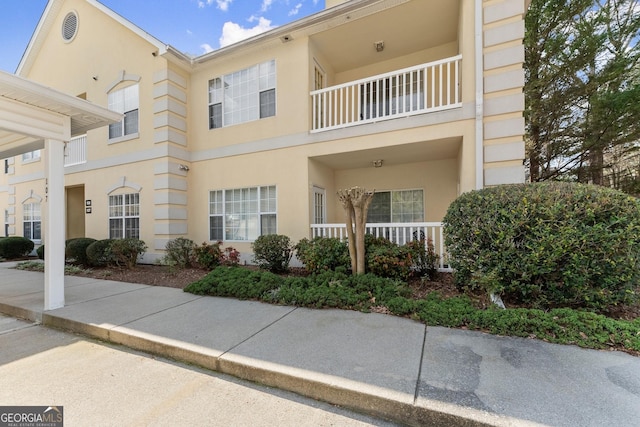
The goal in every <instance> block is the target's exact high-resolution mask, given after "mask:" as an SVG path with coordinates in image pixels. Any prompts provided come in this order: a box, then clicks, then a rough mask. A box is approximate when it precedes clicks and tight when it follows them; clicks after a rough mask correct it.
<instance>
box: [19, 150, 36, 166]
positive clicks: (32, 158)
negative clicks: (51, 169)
mask: <svg viewBox="0 0 640 427" xmlns="http://www.w3.org/2000/svg"><path fill="white" fill-rule="evenodd" d="M40 155H41V153H40V150H33V151H29V152H28V153H22V164H25V163H33V162H38V161H40Z"/></svg>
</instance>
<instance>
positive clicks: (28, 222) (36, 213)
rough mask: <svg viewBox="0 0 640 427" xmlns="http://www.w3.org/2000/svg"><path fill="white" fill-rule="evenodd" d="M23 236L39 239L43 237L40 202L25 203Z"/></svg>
mask: <svg viewBox="0 0 640 427" xmlns="http://www.w3.org/2000/svg"><path fill="white" fill-rule="evenodd" d="M22 208H23V217H22V227H23V232H24V234H23V236H24V237H26V238H27V239H31V240H34V241H38V240H41V239H42V230H41V221H42V217H41V213H40V203H25V204H24V205H23V206H22Z"/></svg>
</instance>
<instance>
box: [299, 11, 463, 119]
mask: <svg viewBox="0 0 640 427" xmlns="http://www.w3.org/2000/svg"><path fill="white" fill-rule="evenodd" d="M471 6H472V5H469V4H468V2H463V1H461V0H448V1H442V0H404V1H401V2H398V1H391V0H388V1H387V0H383V1H379V2H362V3H357V2H356V3H354V4H353V8H352V9H349V8H348V4H345V7H344V10H343V13H342V14H341V15H339V16H336V17H335V18H334V19H333V20H332V21H331V22H330V23H328V24H327V25H326V26H325V27H324V28H322V29H320V30H319V31H318V32H316V33H315V34H313V35H311V36H310V53H311V55H312V59H313V64H314V65H313V66H314V67H315V70H313V71H314V72H313V81H312V88H311V89H312V90H311V92H310V101H311V103H310V116H311V126H310V130H311V132H322V131H327V130H332V129H341V128H346V127H351V126H355V125H360V124H365V123H372V122H377V121H381V120H389V119H395V118H400V117H407V116H411V115H417V114H424V113H430V112H434V111H441V110H445V109H452V108H458V107H460V106H461V105H462V102H463V101H464V100H465V99H466V98H468V97H469V96H470V95H469V94H470V93H471V92H469V91H473V84H472V82H473V80H472V79H473V75H472V74H471V73H469V70H473V64H472V61H473V55H472V53H473V46H474V42H473V40H474V32H473V27H472V25H469V24H470V23H471V24H472V23H473V13H474V9H473V7H471ZM463 57H464V58H465V62H464V63H463V62H462V58H463ZM463 90H464V91H466V92H463Z"/></svg>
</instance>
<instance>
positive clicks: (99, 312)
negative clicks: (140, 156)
mask: <svg viewBox="0 0 640 427" xmlns="http://www.w3.org/2000/svg"><path fill="white" fill-rule="evenodd" d="M11 266H12V264H11V263H2V264H0V312H1V313H4V314H7V315H10V316H14V317H19V318H23V319H28V320H31V321H33V322H41V323H42V324H43V325H45V326H50V327H54V328H61V329H65V330H71V331H74V332H78V333H81V334H85V335H88V336H91V337H95V338H98V339H102V340H105V341H109V342H113V343H117V344H122V345H125V346H128V347H130V348H134V349H137V350H142V351H146V352H150V353H154V354H159V355H162V356H165V357H169V358H174V359H177V360H180V361H184V362H189V363H194V364H197V365H199V366H203V367H205V368H209V369H212V370H215V371H219V372H223V373H226V374H231V375H234V376H236V377H240V378H243V379H248V380H251V381H255V382H259V383H263V384H266V385H269V386H274V387H278V388H282V389H285V390H289V391H293V392H296V393H299V394H301V395H304V396H308V397H312V398H314V399H318V400H323V401H326V402H329V403H333V404H337V405H340V406H343V407H347V408H351V409H355V410H358V411H362V412H365V413H368V414H372V415H376V416H380V417H383V418H387V419H390V420H394V421H396V422H401V423H405V424H410V425H439V426H440V425H444V426H449V425H499V426H504V425H513V426H527V425H540V424H542V425H553V426H636V425H638V420H640V359H639V358H636V357H633V356H630V355H628V354H624V353H618V352H604V351H594V350H584V349H580V348H577V347H573V346H561V345H555V344H548V343H544V342H541V341H537V340H526V339H520V338H511V337H498V336H493V335H487V334H483V333H479V332H470V331H463V330H455V329H447V328H441V327H426V326H425V325H423V324H421V323H418V322H414V321H411V320H408V319H404V318H399V317H394V316H387V315H382V314H365V313H359V312H353V311H343V310H310V309H305V308H295V307H284V306H272V305H268V304H262V303H258V302H252V301H237V300H234V299H227V298H214V297H201V296H196V295H192V294H187V293H184V292H182V291H181V290H179V289H173V288H164V287H157V286H146V285H139V284H132V283H122V282H115V281H108V280H95V279H87V278H81V277H69V276H68V277H66V280H65V296H66V307H64V308H61V309H57V310H51V311H46V312H43V303H44V276H43V275H42V274H41V273H36V272H28V271H19V270H15V269H12V268H9V267H11Z"/></svg>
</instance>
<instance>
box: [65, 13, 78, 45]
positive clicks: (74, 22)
mask: <svg viewBox="0 0 640 427" xmlns="http://www.w3.org/2000/svg"><path fill="white" fill-rule="evenodd" d="M77 32H78V15H77V14H76V13H75V12H69V13H67V16H65V17H64V21H62V38H63V39H64V41H66V42H70V41H71V40H73V38H74V37H75V36H76V33H77Z"/></svg>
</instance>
